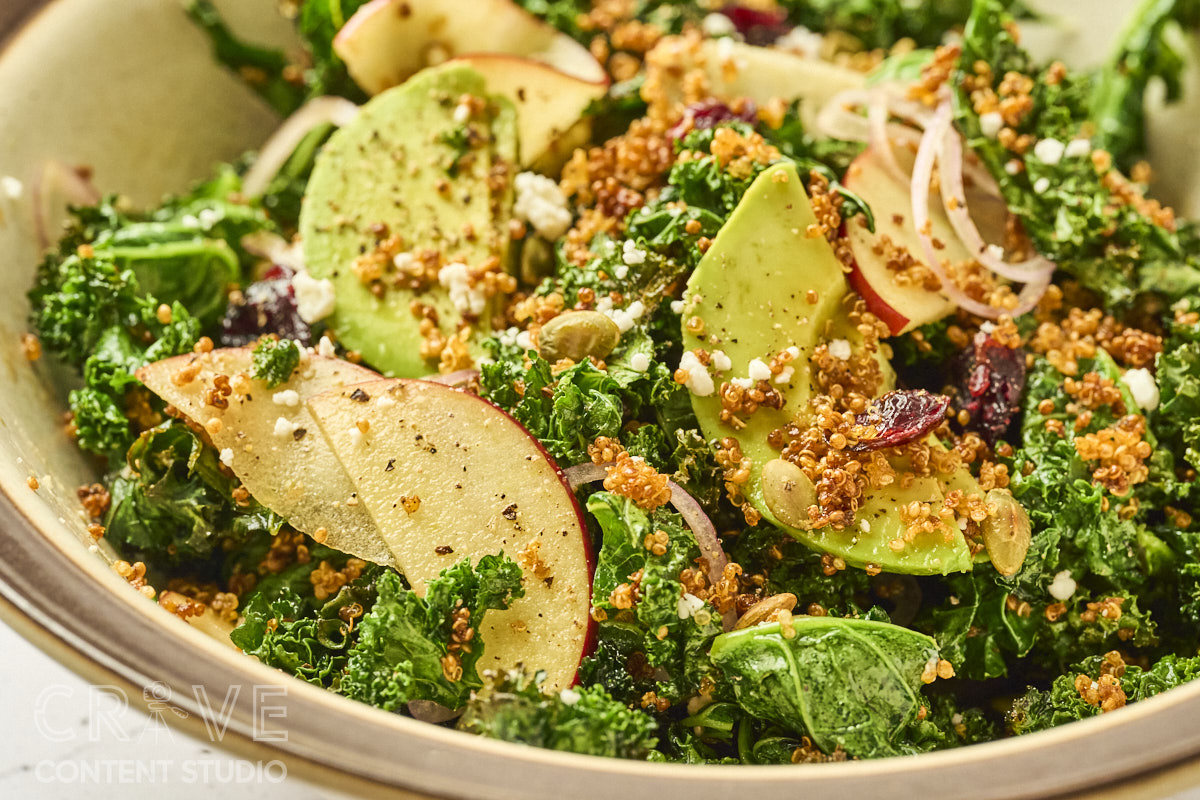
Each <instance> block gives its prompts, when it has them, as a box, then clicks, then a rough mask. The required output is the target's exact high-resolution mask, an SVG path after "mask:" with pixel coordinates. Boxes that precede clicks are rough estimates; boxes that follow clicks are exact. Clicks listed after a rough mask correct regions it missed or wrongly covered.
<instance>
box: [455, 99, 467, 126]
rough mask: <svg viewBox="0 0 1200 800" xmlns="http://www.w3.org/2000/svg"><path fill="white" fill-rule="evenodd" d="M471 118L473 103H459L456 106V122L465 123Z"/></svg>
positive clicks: (458, 123)
mask: <svg viewBox="0 0 1200 800" xmlns="http://www.w3.org/2000/svg"><path fill="white" fill-rule="evenodd" d="M469 119H471V104H470V103H459V104H458V105H456V106H455V107H454V124H455V125H465V124H466V123H467V121H468V120H469Z"/></svg>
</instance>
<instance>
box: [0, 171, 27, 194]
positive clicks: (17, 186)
mask: <svg viewBox="0 0 1200 800" xmlns="http://www.w3.org/2000/svg"><path fill="white" fill-rule="evenodd" d="M0 188H2V189H3V190H4V194H5V196H7V197H8V199H9V200H18V199H20V197H21V195H22V194H23V193H24V192H25V185H24V184H23V183H21V182H20V181H19V180H17V179H16V178H14V177H13V176H11V175H5V176H4V177H3V178H0Z"/></svg>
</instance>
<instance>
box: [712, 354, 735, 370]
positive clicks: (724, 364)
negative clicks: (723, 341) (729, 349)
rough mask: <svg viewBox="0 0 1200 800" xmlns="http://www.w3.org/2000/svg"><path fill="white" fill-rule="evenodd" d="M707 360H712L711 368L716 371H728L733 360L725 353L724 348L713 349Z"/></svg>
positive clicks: (731, 367)
mask: <svg viewBox="0 0 1200 800" xmlns="http://www.w3.org/2000/svg"><path fill="white" fill-rule="evenodd" d="M709 361H711V362H712V365H713V369H715V370H716V371H717V372H728V371H729V370H731V369H733V361H732V360H731V359H730V358H729V356H727V355H725V351H724V350H713V351H712V355H711V356H710V357H709Z"/></svg>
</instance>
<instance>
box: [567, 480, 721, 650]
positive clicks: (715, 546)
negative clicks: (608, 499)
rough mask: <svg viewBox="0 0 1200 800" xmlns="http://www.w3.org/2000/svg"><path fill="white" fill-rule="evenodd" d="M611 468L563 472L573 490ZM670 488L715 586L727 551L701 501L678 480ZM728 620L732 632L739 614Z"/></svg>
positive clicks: (719, 578)
mask: <svg viewBox="0 0 1200 800" xmlns="http://www.w3.org/2000/svg"><path fill="white" fill-rule="evenodd" d="M612 465H613V462H611V461H610V462H609V463H607V464H592V463H587V462H585V463H583V464H576V465H575V466H573V467H568V468H567V469H565V470H563V477H565V478H566V479H567V484H568V485H569V486H570V487H571V490H572V491H574V490H576V489H578V488H579V487H580V486H583V485H584V484H585V483H595V482H596V481H601V480H604V478H606V477H607V476H608V468H609V467H611V466H612ZM667 486H668V487H670V489H671V505H672V506H674V507H675V510H676V511H678V512H679V516H681V517H683V521H684V523H685V524H686V525H687V526H688V528H690V529H691V531H692V536H694V537H696V544H698V545H699V546H700V555H701V556H703V558H704V559H705V561H706V562H708V582H709V584H710V585H713V586H715V585H716V584H717V582H718V581H720V580H721V579H722V578H723V577H724V575H725V565H726V564H728V563H729V559H728V557H726V555H725V550H724V549H722V547H721V540H720V538H718V537H717V529H716V526H714V525H713V524H712V520H711V519H709V518H708V515H707V514H705V513H704V509H703V508H702V507H701V505H700V503H699V501H697V500H696V498H694V497H692V496H691V495H690V494H688V493H687V490H685V489H684V488H683V487H682V486H680V485H679V484H678V483H675V481H667ZM725 617H726V618H725V619H724V622H725V623H726V630H729V629H730V628H731V627H732V625H733V622H735V621H736V615H734V617H733V619H732V620H731V619H728V617H729V615H728V614H727V615H725Z"/></svg>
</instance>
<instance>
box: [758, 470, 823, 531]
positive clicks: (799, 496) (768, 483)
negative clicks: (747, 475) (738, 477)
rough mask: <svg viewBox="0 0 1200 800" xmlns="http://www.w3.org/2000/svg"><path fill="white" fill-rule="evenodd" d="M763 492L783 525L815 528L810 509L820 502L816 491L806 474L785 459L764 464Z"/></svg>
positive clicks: (770, 507)
mask: <svg viewBox="0 0 1200 800" xmlns="http://www.w3.org/2000/svg"><path fill="white" fill-rule="evenodd" d="M762 492H763V500H764V501H766V504H767V508H768V509H770V511H771V513H772V514H774V515H775V517H776V518H777V519H778V520H779V521H780V522H782V523H783V524H784V525H789V526H791V527H793V528H799V529H800V530H805V531H806V530H810V529H811V528H812V520H811V518H809V516H808V508H809V506H811V505H813V504H814V503H816V502H817V487H815V486H813V482H812V481H811V480H810V479H809V477H808V476H807V475H805V474H804V470H802V469H800V468H799V467H797V466H796V465H795V464H793V463H792V462H790V461H784V460H783V459H782V458H776V459H772V460H771V461H768V462H767V463H766V464H763V471H762Z"/></svg>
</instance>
